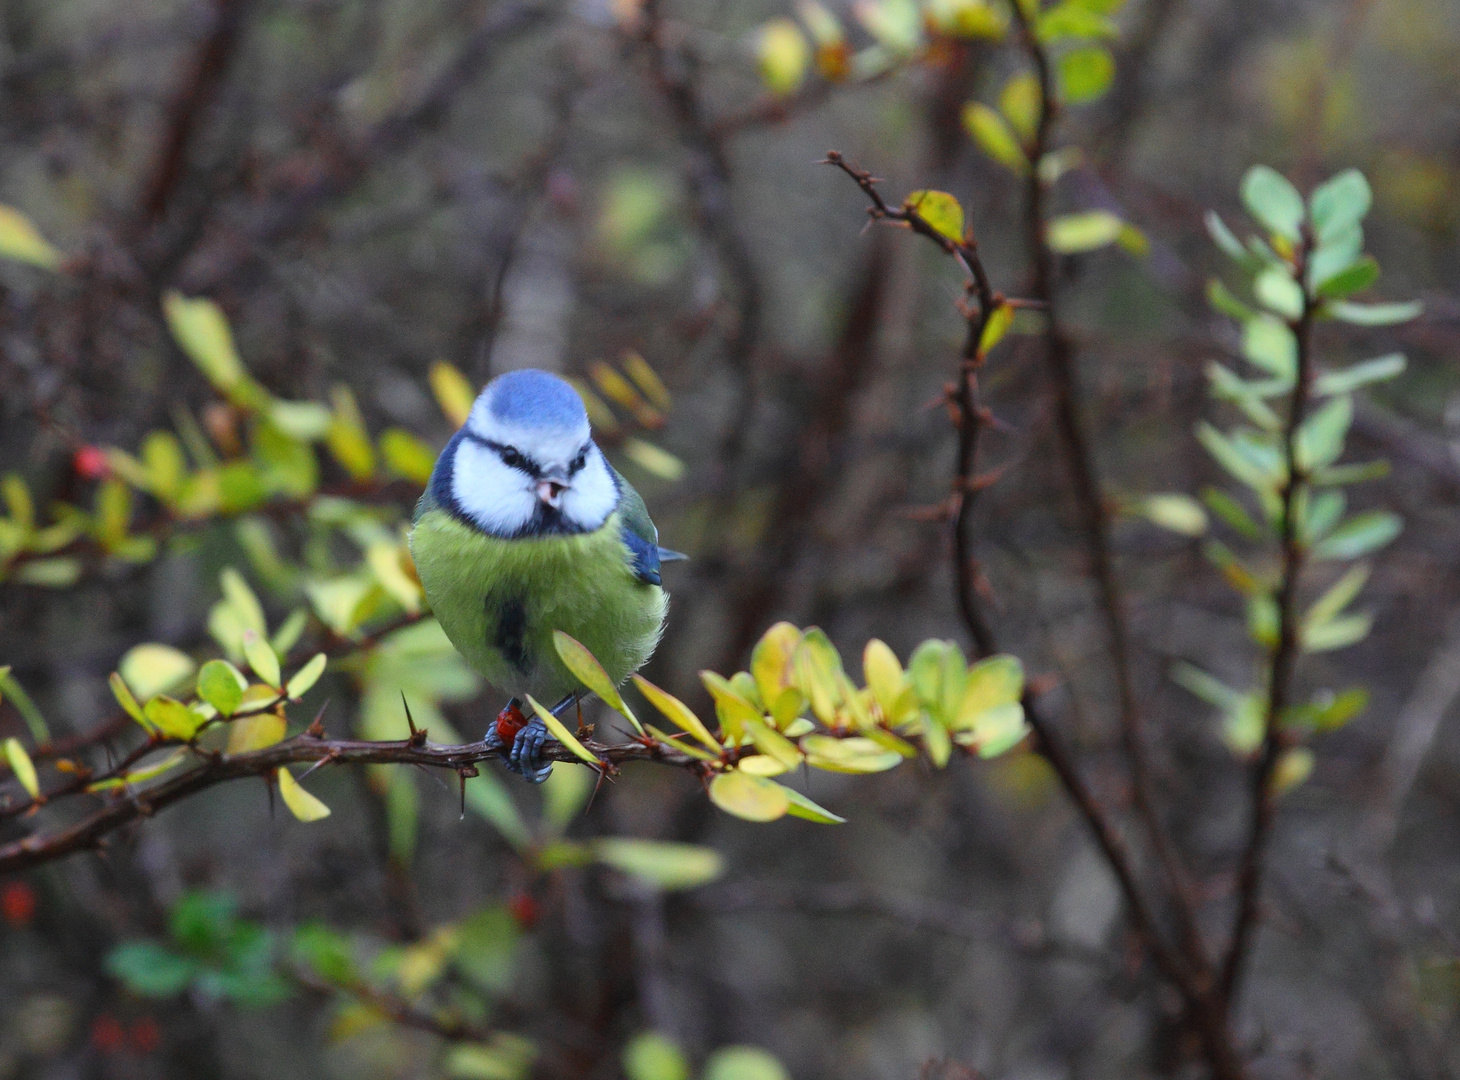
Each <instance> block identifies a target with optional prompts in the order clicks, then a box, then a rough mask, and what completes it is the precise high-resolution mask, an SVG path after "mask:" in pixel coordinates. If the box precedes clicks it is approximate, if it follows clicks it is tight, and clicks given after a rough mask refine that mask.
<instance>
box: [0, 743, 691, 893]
mask: <svg viewBox="0 0 1460 1080" xmlns="http://www.w3.org/2000/svg"><path fill="white" fill-rule="evenodd" d="M316 731H318V728H312V729H311V730H309V731H306V732H304V733H303V734H301V735H297V736H295V737H293V738H291V739H287V740H285V741H284V742H280V743H276V744H275V745H273V746H270V747H267V748H265V749H263V750H254V751H250V752H248V753H242V754H222V753H218V752H216V751H208V750H203V749H198V748H192V753H193V754H194V755H195V756H196V760H197V764H196V765H195V766H194V767H193V768H191V769H189V770H188V771H187V772H185V773H183V774H182V775H180V776H176V777H174V778H172V779H170V780H167V781H164V782H162V783H160V784H157V785H156V786H154V787H150V788H146V789H145V790H142V791H128V792H126V793H125V794H123V795H122V796H121V797H119V798H117V799H115V800H114V801H112V802H109V803H107V805H105V806H103V807H102V808H100V809H99V810H96V811H94V812H92V813H91V814H88V815H87V816H86V817H83V818H82V819H81V820H80V821H78V822H75V823H74V824H72V825H69V826H67V827H66V828H63V829H61V830H60V831H58V832H54V833H50V834H49V835H44V836H41V835H35V836H27V837H25V838H23V839H21V840H17V841H14V842H12V843H9V844H5V845H3V846H0V874H7V873H13V872H15V871H18V870H25V869H28V868H30V867H33V866H38V865H40V864H41V863H47V862H52V861H54V860H56V859H59V858H61V857H63V856H66V855H70V854H72V853H74V852H77V851H85V850H88V849H93V848H97V847H100V846H101V845H102V843H103V841H104V840H105V838H106V837H107V836H108V835H110V834H111V833H114V832H116V831H117V830H118V829H120V828H122V827H123V826H124V825H127V824H129V823H130V822H133V821H136V820H138V819H140V818H144V817H151V816H152V815H153V814H155V813H156V812H157V811H159V810H161V809H163V808H165V807H167V806H170V805H172V804H173V803H175V802H180V801H182V800H183V799H186V798H188V797H189V796H192V795H196V794H197V793H198V792H200V791H204V790H206V789H208V788H211V787H215V786H217V785H218V784H222V783H227V782H228V781H230V780H239V779H243V778H245V777H250V776H261V777H272V776H273V775H274V773H275V772H276V771H277V770H278V769H281V768H283V767H284V766H286V765H300V764H309V765H313V766H315V767H320V766H325V765H422V766H427V767H430V768H437V769H450V770H452V771H453V772H456V773H457V774H459V775H460V777H461V780H462V783H463V784H464V783H465V782H466V779H467V777H469V776H474V775H475V774H476V769H475V767H476V766H477V765H478V764H480V763H481V762H483V761H489V760H491V759H492V758H501V757H503V756H504V755H505V753H506V748H505V747H504V746H503V744H502V742H501V741H500V740H499V739H497V738H495V737H488V738H486V739H482V740H480V741H478V742H473V743H463V744H461V745H459V746H433V745H430V744H428V743H427V742H426V739H425V732H424V731H422V732H417V733H416V734H415V735H413V736H412V737H411V738H409V739H401V740H396V741H381V742H371V741H360V740H353V739H325V738H321V737H317V736H316V735H315V733H314V732H316ZM583 745H584V746H586V747H587V748H588V749H589V750H590V751H592V752H593V753H594V754H595V755H596V756H597V757H598V758H599V760H600V761H601V762H602V763H603V766H602V767H603V769H604V771H605V772H609V773H612V772H615V771H617V767H618V766H619V765H621V764H622V763H624V762H627V761H655V762H659V763H661V764H664V765H671V766H674V767H676V768H682V769H689V770H691V771H694V772H702V771H704V769H705V765H704V763H703V762H701V761H699V760H697V759H696V758H693V757H691V756H690V755H688V754H681V753H678V752H676V751H674V750H672V749H669V748H667V747H665V746H663V745H662V744H658V743H655V744H644V743H621V744H615V745H613V746H606V745H604V744H602V743H598V742H593V741H589V740H584V743H583ZM152 748H153V747H152V746H151V745H150V744H149V745H148V746H146V747H144V748H143V752H144V753H145V752H146V750H150V749H152ZM542 754H543V756H544V757H545V758H547V759H549V760H551V761H568V762H577V761H578V758H577V757H575V756H574V754H573V752H572V751H571V750H569V749H568V748H567V747H565V746H563V745H562V744H561V743H559V742H556V741H552V742H549V743H548V744H547V745H546V746H544V747H543V749H542Z"/></svg>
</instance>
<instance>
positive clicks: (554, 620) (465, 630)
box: [410, 369, 683, 783]
mask: <svg viewBox="0 0 1460 1080" xmlns="http://www.w3.org/2000/svg"><path fill="white" fill-rule="evenodd" d="M410 544H411V554H412V556H413V558H414V559H415V563H416V572H417V573H418V574H419V576H420V579H421V584H422V586H424V588H425V590H426V596H427V598H428V599H429V600H430V602H431V610H432V611H433V612H434V614H435V616H436V618H437V620H438V621H439V622H440V623H441V628H442V629H443V630H445V631H446V636H447V637H448V638H450V639H451V643H452V644H453V645H455V646H456V648H457V649H458V650H459V651H460V652H461V654H462V656H464V657H465V658H466V660H467V662H468V663H469V664H471V666H472V667H473V668H475V669H476V670H477V671H478V672H480V673H481V674H482V675H484V676H485V677H486V678H487V680H488V681H489V682H491V683H492V684H493V685H495V686H497V687H499V688H501V689H503V690H506V691H507V692H509V693H511V694H513V695H514V697H513V701H512V702H511V703H510V704H509V706H508V709H507V710H503V713H504V715H507V714H508V711H509V710H511V709H513V708H514V707H515V706H516V705H517V704H518V698H519V697H521V696H523V695H527V694H531V695H532V696H533V697H534V698H536V699H537V700H538V701H542V702H556V704H554V705H553V708H552V712H553V714H554V715H561V713H562V712H563V711H565V710H566V709H567V708H569V707H570V706H572V705H573V704H574V703H575V702H576V701H577V700H578V698H579V696H580V694H582V693H583V692H584V690H583V687H582V684H581V683H579V681H578V679H577V678H576V677H575V676H574V675H573V674H572V673H571V672H570V671H569V670H568V669H567V668H566V667H565V666H564V665H563V662H562V661H561V660H560V659H559V658H558V654H557V650H556V649H555V648H554V645H553V631H554V630H561V631H563V632H564V633H566V634H568V635H570V636H572V637H574V638H576V639H578V640H579V641H580V642H582V643H583V644H584V645H585V646H586V647H587V648H588V650H589V651H590V652H591V653H592V654H593V655H594V656H595V657H597V658H598V661H599V662H600V663H601V664H602V665H603V667H604V669H605V670H606V671H607V672H608V675H609V677H610V678H611V679H613V680H614V682H615V683H616V684H617V683H620V682H622V681H623V680H624V679H626V678H628V677H629V675H630V673H632V672H633V671H635V670H636V669H638V668H639V667H640V666H641V665H642V664H643V663H644V662H645V661H646V660H648V659H649V657H650V656H651V655H652V654H653V652H654V649H655V646H657V645H658V644H659V636H660V634H661V633H662V631H663V628H664V617H665V613H666V610H667V607H668V602H669V598H668V596H667V595H666V594H665V592H664V590H663V589H662V588H661V587H660V578H659V564H660V562H661V561H667V560H670V559H673V558H683V556H682V555H678V554H677V553H675V552H670V551H666V550H665V549H663V548H661V547H660V546H659V533H658V530H656V529H655V528H654V522H653V521H651V520H650V519H649V512H648V510H647V509H645V507H644V500H643V499H642V498H640V497H639V493H638V492H637V491H635V490H634V489H633V488H632V487H631V486H630V485H629V482H628V481H627V480H625V479H624V478H623V477H622V476H620V475H619V474H618V472H617V471H615V470H614V468H613V466H612V465H610V464H609V463H608V459H607V458H605V457H604V456H603V451H602V450H600V449H599V448H598V446H597V445H596V444H595V443H594V442H593V439H592V437H591V433H590V430H589V426H588V414H587V412H586V411H585V409H584V407H583V402H582V400H581V399H580V398H579V397H578V394H577V392H576V391H575V390H574V389H573V388H572V387H571V386H570V385H568V383H566V382H564V381H563V380H562V379H560V378H558V377H557V376H556V375H550V374H548V373H547V372H545V371H535V370H531V369H527V370H521V371H512V372H508V373H507V374H505V375H500V376H498V377H497V378H495V379H493V380H492V381H491V382H490V383H488V384H487V386H486V388H485V389H483V390H482V392H481V394H480V395H479V396H478V397H477V399H476V402H475V403H474V404H473V405H472V408H471V413H470V415H469V416H468V417H467V421H466V425H465V426H464V427H463V428H462V429H461V430H460V431H458V432H457V433H456V435H455V436H454V437H453V438H452V439H451V441H450V442H449V443H447V444H446V448H445V449H444V450H442V451H441V456H440V457H439V458H438V459H437V461H436V467H435V469H434V471H433V472H432V474H431V480H430V483H429V484H428V485H427V487H426V491H425V493H424V494H423V495H422V496H421V501H420V502H419V504H417V506H416V515H415V524H414V527H413V528H412V530H411V537H410ZM549 738H550V736H549V734H548V731H547V728H546V727H545V726H544V725H543V723H542V721H541V720H540V719H538V718H537V716H535V715H533V716H531V718H530V719H529V721H528V723H527V724H526V726H524V727H523V728H521V730H519V731H518V732H517V733H516V735H515V737H513V739H512V748H511V751H510V753H509V755H508V767H509V768H511V769H512V770H513V771H515V772H519V773H521V774H522V775H523V776H525V777H527V779H529V780H531V781H532V782H534V783H541V782H542V781H543V780H544V779H546V778H547V775H548V773H549V772H550V771H551V769H552V766H551V764H548V763H545V762H543V760H542V757H541V751H542V747H543V744H544V743H545V742H546V741H547V740H548V739H549Z"/></svg>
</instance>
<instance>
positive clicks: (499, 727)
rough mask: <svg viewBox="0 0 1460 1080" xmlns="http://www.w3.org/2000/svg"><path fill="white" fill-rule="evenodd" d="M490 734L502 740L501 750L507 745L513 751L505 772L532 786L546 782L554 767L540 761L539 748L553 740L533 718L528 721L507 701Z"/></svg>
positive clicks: (567, 702)
mask: <svg viewBox="0 0 1460 1080" xmlns="http://www.w3.org/2000/svg"><path fill="white" fill-rule="evenodd" d="M577 700H578V699H577V696H576V695H573V694H569V695H568V696H567V697H565V698H564V699H563V700H562V701H560V702H558V703H557V704H556V705H554V706H553V708H552V713H553V715H554V716H560V715H561V714H562V713H563V711H564V710H566V709H567V708H568V707H569V706H571V705H573V704H575V703H576V702H577ZM493 733H494V734H496V735H497V736H498V737H499V738H500V739H501V741H502V745H503V746H506V745H508V744H510V745H511V747H512V749H511V751H510V752H509V753H508V755H507V768H509V769H511V770H512V771H513V772H515V773H517V774H519V775H520V776H522V777H523V778H524V779H526V780H527V781H529V782H530V783H533V784H540V783H542V782H543V781H544V780H546V779H547V778H548V774H549V773H551V772H552V771H553V764H552V762H551V761H544V760H543V759H542V748H543V747H544V746H545V745H546V744H547V743H548V741H549V740H550V739H552V735H551V734H549V732H548V729H547V725H546V724H544V723H543V722H542V721H541V720H540V719H538V718H537V717H536V716H533V717H530V718H529V717H527V716H526V715H524V714H523V712H522V709H521V706H520V703H519V702H518V700H517V699H516V698H513V699H512V700H511V701H509V702H508V703H507V707H506V708H504V709H503V710H502V711H501V713H499V714H498V715H497V722H496V724H495V725H494V727H493Z"/></svg>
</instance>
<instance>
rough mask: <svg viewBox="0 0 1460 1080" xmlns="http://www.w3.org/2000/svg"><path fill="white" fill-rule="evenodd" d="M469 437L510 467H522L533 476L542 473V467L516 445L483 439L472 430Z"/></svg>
mask: <svg viewBox="0 0 1460 1080" xmlns="http://www.w3.org/2000/svg"><path fill="white" fill-rule="evenodd" d="M467 438H469V439H471V441H472V442H474V443H477V444H478V445H480V446H485V447H486V448H487V449H488V450H491V451H492V452H493V453H495V454H496V455H497V456H498V457H500V458H501V459H502V464H504V465H506V466H507V467H508V468H509V469H521V470H522V471H523V472H525V473H526V474H527V475H528V476H531V477H533V478H536V477H538V476H541V475H542V467H541V466H540V465H538V463H537V462H535V461H533V460H532V458H530V457H528V456H527V455H526V454H524V453H523V452H522V451H520V450H518V449H517V447H515V446H504V445H503V444H502V443H499V442H493V441H492V440H491V439H483V438H482V437H481V436H479V435H474V434H472V433H471V432H467Z"/></svg>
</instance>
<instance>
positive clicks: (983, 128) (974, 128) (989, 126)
mask: <svg viewBox="0 0 1460 1080" xmlns="http://www.w3.org/2000/svg"><path fill="white" fill-rule="evenodd" d="M963 127H964V130H965V131H967V132H968V133H969V135H971V136H972V137H973V141H974V142H976V143H978V145H979V146H980V147H982V148H983V152H984V153H986V154H987V155H988V156H989V157H991V158H993V159H994V160H995V161H997V162H998V163H999V164H1000V165H1003V166H1005V167H1006V168H1009V169H1012V170H1013V171H1014V172H1016V173H1018V174H1019V175H1020V176H1023V175H1024V174H1025V173H1027V172H1028V171H1029V158H1028V156H1027V155H1026V154H1025V153H1024V150H1023V149H1022V148H1021V147H1020V145H1019V141H1018V140H1017V139H1016V138H1015V137H1014V133H1013V132H1012V131H1011V130H1009V125H1008V124H1006V123H1005V122H1004V118H1003V117H1002V116H1000V115H999V114H998V113H996V112H994V110H993V109H990V108H989V107H988V106H987V105H983V104H981V103H979V102H976V101H974V102H970V103H969V104H967V105H965V106H964V107H963Z"/></svg>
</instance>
